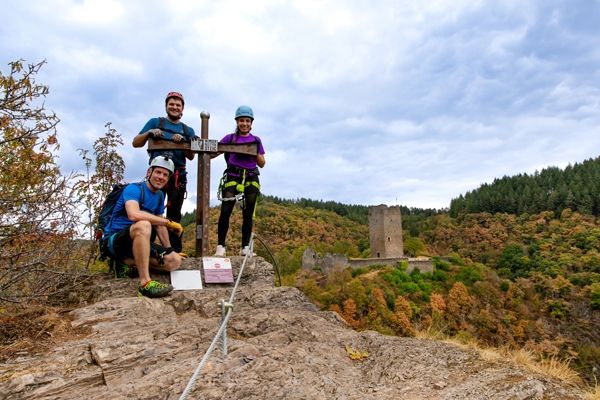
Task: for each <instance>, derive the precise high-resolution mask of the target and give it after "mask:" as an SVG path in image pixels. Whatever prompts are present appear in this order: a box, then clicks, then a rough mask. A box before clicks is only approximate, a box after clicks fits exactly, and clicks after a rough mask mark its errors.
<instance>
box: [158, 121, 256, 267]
mask: <svg viewBox="0 0 600 400" xmlns="http://www.w3.org/2000/svg"><path fill="white" fill-rule="evenodd" d="M209 118H210V114H209V113H208V112H206V111H202V112H201V113H200V119H201V126H200V138H199V139H194V140H192V141H191V142H181V143H175V142H172V141H170V140H162V139H152V138H151V139H149V140H148V150H191V151H192V152H193V153H197V154H199V155H198V180H197V184H198V185H197V191H196V199H197V200H196V257H203V256H205V255H208V253H209V250H208V249H209V243H208V226H209V218H208V217H209V200H210V159H211V158H213V157H216V156H218V155H219V154H220V153H225V152H226V153H238V154H250V155H257V154H258V144H257V143H246V144H238V143H232V144H220V143H219V142H218V140H215V139H209V138H208V119H209Z"/></svg>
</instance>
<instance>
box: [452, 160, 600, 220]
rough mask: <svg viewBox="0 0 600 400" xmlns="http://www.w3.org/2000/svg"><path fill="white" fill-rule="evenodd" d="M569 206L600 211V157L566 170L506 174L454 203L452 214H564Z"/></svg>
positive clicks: (555, 168)
mask: <svg viewBox="0 0 600 400" xmlns="http://www.w3.org/2000/svg"><path fill="white" fill-rule="evenodd" d="M565 209H570V210H572V211H576V212H580V213H582V214H592V215H595V216H598V215H599V214H600V157H597V158H594V159H589V160H585V161H583V162H581V163H575V164H573V165H569V166H567V167H566V168H564V169H560V168H558V167H548V168H545V169H543V170H542V171H540V172H537V171H536V172H535V173H534V174H532V175H528V174H518V175H515V176H504V177H502V178H498V179H494V181H493V182H492V183H491V184H487V183H486V184H483V185H481V186H480V187H479V188H477V189H475V190H472V191H470V192H467V193H466V194H464V195H460V196H459V197H458V198H456V199H453V200H452V201H451V202H450V215H451V216H452V217H457V216H459V215H460V214H468V213H478V212H489V213H497V212H501V213H508V214H516V215H521V214H525V213H528V214H537V213H540V212H542V211H554V212H555V213H556V214H557V215H560V213H561V212H562V211H563V210H565Z"/></svg>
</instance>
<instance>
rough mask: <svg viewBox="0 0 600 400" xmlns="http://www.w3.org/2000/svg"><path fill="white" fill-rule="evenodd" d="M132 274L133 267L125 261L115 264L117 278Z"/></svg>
mask: <svg viewBox="0 0 600 400" xmlns="http://www.w3.org/2000/svg"><path fill="white" fill-rule="evenodd" d="M130 274H131V267H130V266H129V265H127V264H124V263H117V264H116V265H115V278H117V279H120V278H129V277H130Z"/></svg>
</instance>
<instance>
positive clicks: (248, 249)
mask: <svg viewBox="0 0 600 400" xmlns="http://www.w3.org/2000/svg"><path fill="white" fill-rule="evenodd" d="M246 254H250V257H254V256H255V255H256V253H254V252H250V246H244V247H242V255H243V256H245V255H246Z"/></svg>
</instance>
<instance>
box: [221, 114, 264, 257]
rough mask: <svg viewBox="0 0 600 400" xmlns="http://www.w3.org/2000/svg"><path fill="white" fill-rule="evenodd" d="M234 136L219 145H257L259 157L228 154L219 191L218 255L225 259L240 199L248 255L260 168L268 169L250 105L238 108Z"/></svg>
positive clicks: (244, 242) (244, 241)
mask: <svg viewBox="0 0 600 400" xmlns="http://www.w3.org/2000/svg"><path fill="white" fill-rule="evenodd" d="M235 121H236V125H237V127H236V129H235V133H230V134H229V135H226V136H225V137H224V138H223V139H221V141H220V142H219V143H222V144H231V143H257V144H258V154H257V155H256V156H253V155H247V154H237V153H225V161H226V162H227V169H226V170H225V173H224V174H223V179H222V181H221V185H220V186H219V191H220V195H221V200H222V203H221V214H220V215H219V225H218V240H219V243H218V246H217V251H216V253H215V255H216V256H225V252H226V250H225V247H226V246H225V239H226V237H227V231H228V230H229V217H231V212H232V211H233V207H234V206H235V203H236V196H237V199H241V200H242V216H243V220H242V255H244V256H245V255H246V254H247V253H248V252H249V244H250V236H251V234H252V219H253V218H254V209H255V207H256V199H257V198H258V195H259V193H260V183H259V180H258V175H259V174H260V173H259V171H258V167H260V168H262V167H264V166H265V149H264V148H263V145H262V142H261V140H260V138H259V137H258V136H255V135H252V134H251V133H250V130H252V121H254V113H253V112H252V109H251V108H250V107H248V106H239V107H238V109H237V110H236V112H235Z"/></svg>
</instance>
